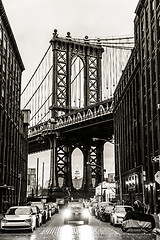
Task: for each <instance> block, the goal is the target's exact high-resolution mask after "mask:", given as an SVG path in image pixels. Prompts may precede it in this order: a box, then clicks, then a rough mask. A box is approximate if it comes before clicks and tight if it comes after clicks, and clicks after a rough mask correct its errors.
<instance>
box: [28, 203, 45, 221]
mask: <svg viewBox="0 0 160 240" xmlns="http://www.w3.org/2000/svg"><path fill="white" fill-rule="evenodd" d="M31 206H37V207H39V209H40V212H41V214H42V223H46V221H47V214H46V207H45V205H44V203H42V202H31Z"/></svg>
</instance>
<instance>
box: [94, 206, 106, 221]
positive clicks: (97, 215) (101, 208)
mask: <svg viewBox="0 0 160 240" xmlns="http://www.w3.org/2000/svg"><path fill="white" fill-rule="evenodd" d="M108 205H109V203H108V202H99V203H97V206H96V208H95V213H94V215H95V217H96V218H98V219H99V218H100V211H102V210H103V209H104V207H105V206H108Z"/></svg>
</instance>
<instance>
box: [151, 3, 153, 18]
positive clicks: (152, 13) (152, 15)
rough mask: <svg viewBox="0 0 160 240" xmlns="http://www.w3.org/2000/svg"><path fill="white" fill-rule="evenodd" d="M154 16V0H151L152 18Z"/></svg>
mask: <svg viewBox="0 0 160 240" xmlns="http://www.w3.org/2000/svg"><path fill="white" fill-rule="evenodd" d="M153 16H154V0H152V1H151V19H152V18H153Z"/></svg>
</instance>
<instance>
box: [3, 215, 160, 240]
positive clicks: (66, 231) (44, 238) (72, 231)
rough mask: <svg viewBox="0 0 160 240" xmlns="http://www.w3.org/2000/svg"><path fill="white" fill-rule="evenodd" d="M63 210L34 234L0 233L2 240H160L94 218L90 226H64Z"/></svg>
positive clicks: (158, 236)
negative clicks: (123, 230) (126, 231)
mask: <svg viewBox="0 0 160 240" xmlns="http://www.w3.org/2000/svg"><path fill="white" fill-rule="evenodd" d="M62 212H63V211H62V210H61V212H60V213H59V214H55V215H53V216H52V218H51V220H49V221H48V222H47V223H46V224H43V225H42V226H41V227H40V228H37V229H36V230H35V231H34V232H33V233H24V232H18V233H0V240H14V239H15V240H139V239H141V240H160V235H158V234H156V235H154V234H151V233H150V234H149V233H125V232H122V230H121V228H120V227H113V226H111V225H110V223H109V222H101V221H100V220H98V219H96V218H95V217H94V216H91V217H90V221H89V224H88V225H83V224H82V223H81V222H76V223H75V222H72V223H70V224H67V225H64V224H63V215H62Z"/></svg>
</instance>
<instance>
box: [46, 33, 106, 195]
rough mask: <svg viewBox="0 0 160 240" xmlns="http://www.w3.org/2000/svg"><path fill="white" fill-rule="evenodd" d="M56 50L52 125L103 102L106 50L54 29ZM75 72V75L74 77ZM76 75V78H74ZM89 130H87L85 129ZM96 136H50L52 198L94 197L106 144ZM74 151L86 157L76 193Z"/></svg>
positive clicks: (55, 133) (51, 107) (99, 180)
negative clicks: (102, 76) (73, 180)
mask: <svg viewBox="0 0 160 240" xmlns="http://www.w3.org/2000/svg"><path fill="white" fill-rule="evenodd" d="M51 46H52V51H53V84H52V86H53V87H52V96H53V97H52V106H50V111H51V122H52V124H53V125H54V124H56V119H57V117H58V116H60V115H63V114H65V115H66V114H69V113H71V112H72V111H76V110H78V109H83V108H87V107H89V106H91V105H93V104H96V103H98V102H100V101H101V100H102V79H101V59H102V53H103V48H102V47H101V45H100V44H99V43H98V42H97V44H90V43H89V40H88V38H87V36H86V37H85V40H84V42H82V41H77V40H74V39H72V38H71V36H70V33H67V37H66V38H60V37H59V36H58V33H57V30H54V34H53V38H52V40H51ZM73 72H74V74H73ZM73 76H74V77H73ZM86 131H87V129H86ZM92 137H93V136H87V137H85V139H84V137H83V135H82V136H81V135H79V136H74V133H70V134H67V135H65V134H64V133H63V132H62V133H61V132H60V131H54V134H51V135H48V137H47V138H48V139H49V142H50V149H51V168H50V196H51V197H54V198H56V197H57V196H64V195H65V194H66V193H68V196H70V194H71V196H73V197H83V198H84V196H85V197H86V198H87V197H88V198H89V197H91V196H93V195H94V187H95V186H97V184H98V183H100V182H101V181H102V180H103V145H104V142H103V141H99V142H94V141H93V140H92ZM75 148H79V149H80V150H81V152H82V154H83V159H84V161H83V181H82V188H81V189H80V190H78V191H77V190H76V189H75V188H74V186H73V183H72V172H71V171H72V170H71V169H72V164H71V162H72V161H71V156H72V152H73V151H74V149H75Z"/></svg>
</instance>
